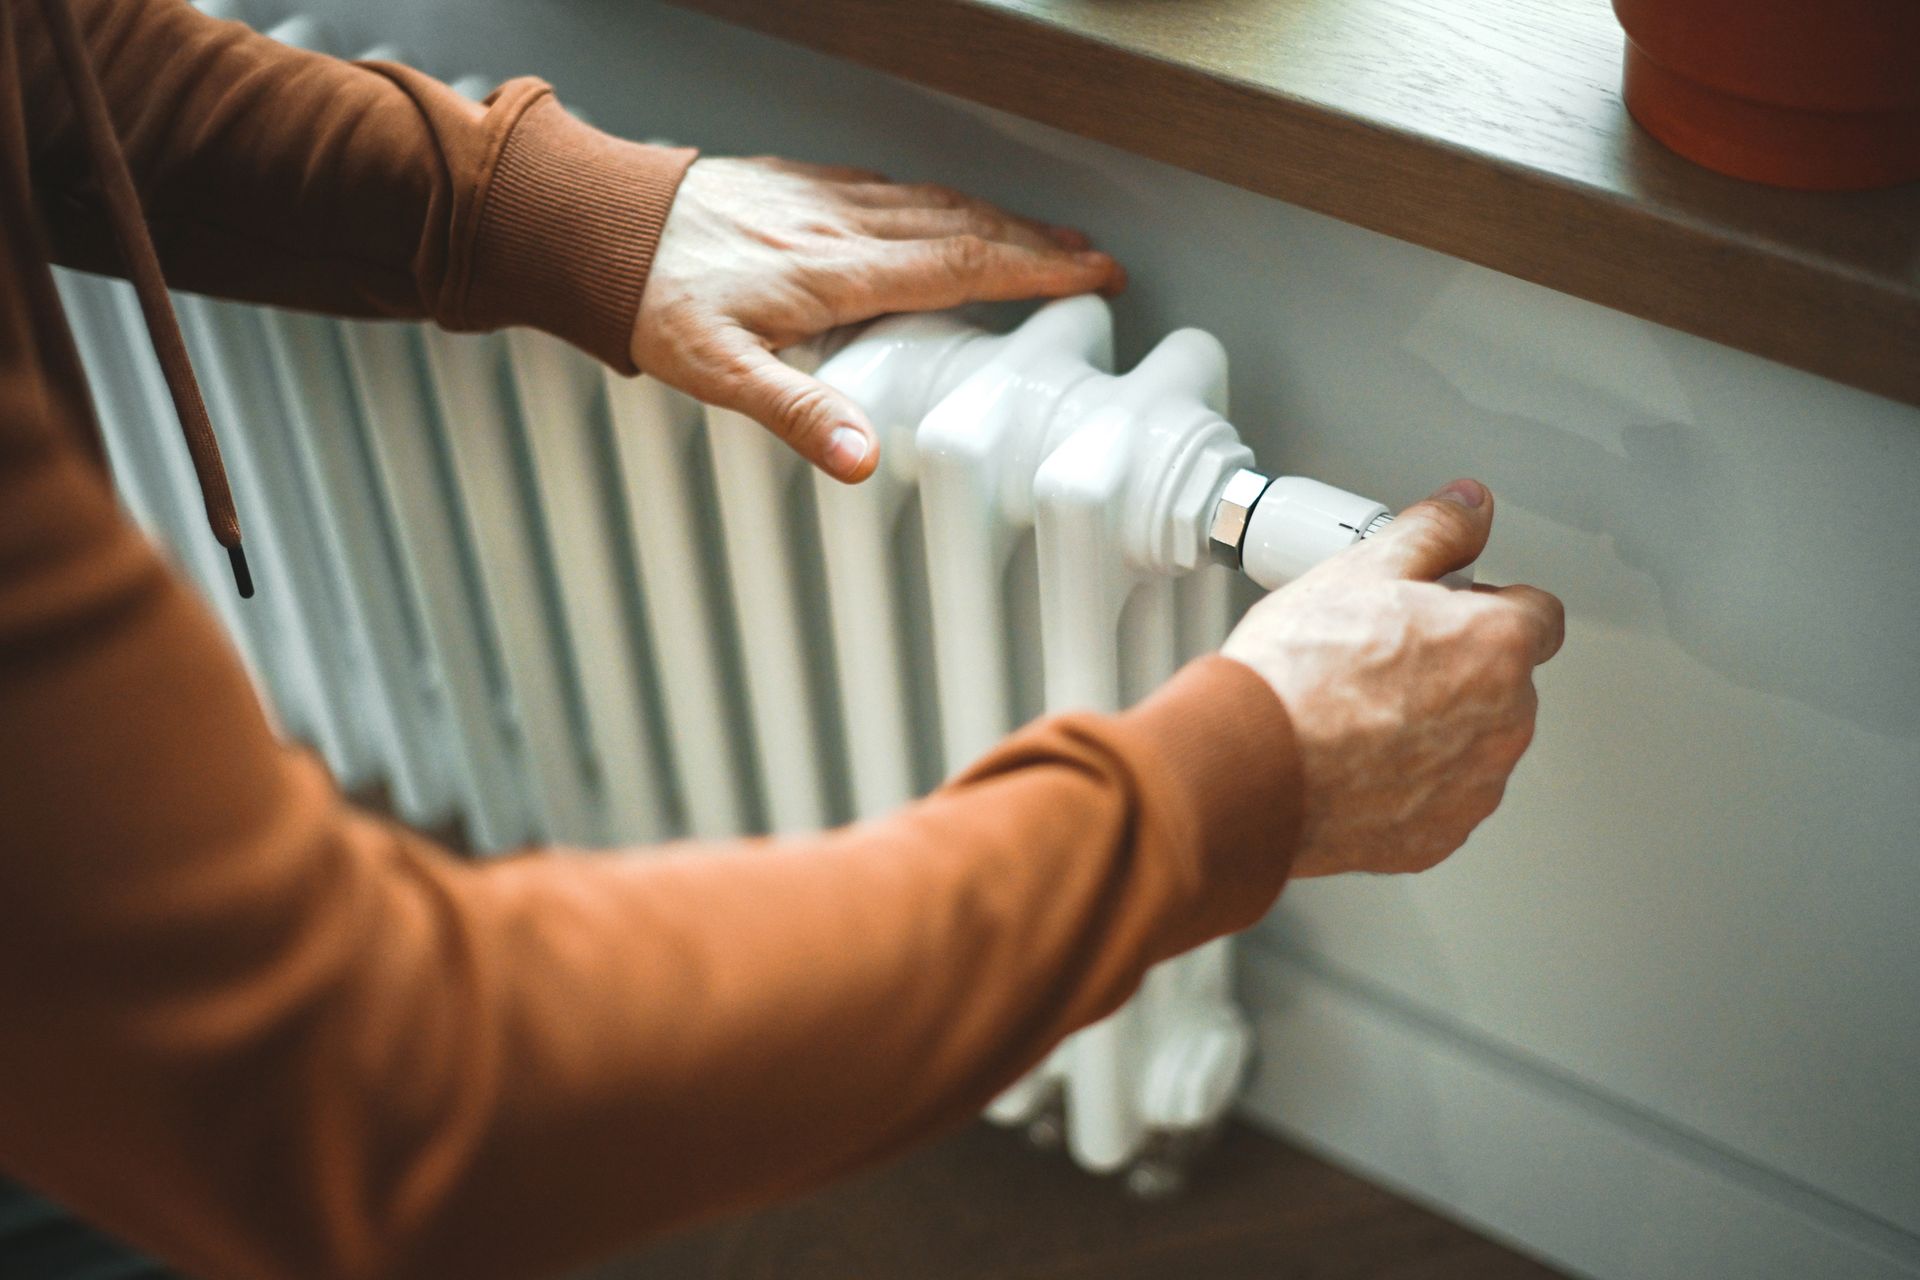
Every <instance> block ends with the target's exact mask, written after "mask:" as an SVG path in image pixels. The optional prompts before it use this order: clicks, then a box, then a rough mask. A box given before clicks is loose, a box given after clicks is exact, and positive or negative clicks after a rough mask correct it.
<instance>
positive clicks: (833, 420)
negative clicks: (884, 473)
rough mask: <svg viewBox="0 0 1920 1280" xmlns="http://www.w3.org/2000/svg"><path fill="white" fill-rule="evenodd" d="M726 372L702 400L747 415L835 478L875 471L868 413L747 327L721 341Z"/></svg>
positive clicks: (852, 481)
mask: <svg viewBox="0 0 1920 1280" xmlns="http://www.w3.org/2000/svg"><path fill="white" fill-rule="evenodd" d="M722 345H724V347H725V348H726V349H725V352H724V361H725V368H726V373H725V374H724V375H723V376H722V377H720V378H718V379H717V380H716V381H715V383H714V384H713V385H711V386H709V387H706V388H703V389H702V390H701V391H700V393H699V394H700V396H701V398H702V399H705V400H707V401H708V402H709V403H712V404H717V405H720V406H721V407H722V408H726V409H733V410H735V411H737V412H739V413H744V414H746V415H747V416H748V417H749V418H752V419H753V420H754V421H756V422H758V423H759V424H760V425H761V426H763V427H765V428H767V430H769V431H771V432H773V433H774V434H775V435H777V436H779V437H780V438H781V439H782V440H785V441H786V442H787V444H788V445H790V446H791V447H792V449H793V451H794V452H795V453H797V454H799V455H800V456H801V457H803V458H805V459H806V460H807V461H809V462H811V463H812V464H813V465H814V466H816V467H819V468H820V469H821V470H822V471H824V472H826V473H827V474H828V475H830V476H832V477H833V478H834V479H836V480H843V481H845V482H846V483H848V484H855V483H858V482H859V481H861V480H864V479H866V478H867V477H868V476H870V475H872V474H873V469H874V468H875V467H876V466H877V465H879V461H880V450H879V447H878V441H876V440H875V438H874V433H873V427H872V426H871V425H870V424H869V423H868V422H867V416H866V414H864V413H862V412H861V410H860V407H859V406H858V405H856V404H854V402H853V401H851V400H849V399H848V398H847V397H846V396H844V395H841V394H840V393H839V392H838V391H835V390H834V389H833V388H832V387H829V386H827V385H826V384H825V383H823V382H820V381H818V380H817V379H814V378H811V377H809V376H807V375H806V374H804V373H802V372H800V370H798V369H795V368H794V367H793V366H791V365H788V364H785V363H783V362H782V361H781V359H780V357H778V356H776V355H775V354H773V352H771V351H768V350H767V349H766V348H765V347H763V346H761V345H760V344H759V343H758V342H756V341H755V340H754V338H753V336H752V335H751V334H749V333H747V332H746V331H745V330H744V329H738V330H732V331H730V335H729V337H727V338H726V339H725V340H724V341H723V344H722Z"/></svg>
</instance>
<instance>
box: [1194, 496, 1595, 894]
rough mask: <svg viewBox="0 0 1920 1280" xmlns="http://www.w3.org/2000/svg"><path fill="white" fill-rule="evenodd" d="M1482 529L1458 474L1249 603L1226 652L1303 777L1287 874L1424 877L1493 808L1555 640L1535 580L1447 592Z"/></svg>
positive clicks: (1488, 501)
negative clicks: (1258, 678)
mask: <svg viewBox="0 0 1920 1280" xmlns="http://www.w3.org/2000/svg"><path fill="white" fill-rule="evenodd" d="M1492 527H1493V495H1491V494H1490V493H1488V492H1487V491H1486V489H1485V488H1484V487H1483V486H1481V485H1480V484H1478V483H1477V482H1475V481H1472V480H1456V481H1454V482H1453V483H1452V484H1450V485H1448V486H1447V487H1446V488H1444V489H1442V490H1441V491H1440V492H1439V493H1437V494H1435V495H1434V496H1433V497H1432V498H1429V499H1428V500H1427V501H1425V502H1421V503H1417V504H1415V505H1414V506H1412V507H1409V508H1407V510H1406V511H1405V512H1403V513H1402V514H1401V515H1400V516H1399V518H1398V519H1396V520H1395V521H1394V522H1393V523H1392V524H1391V525H1388V526H1387V527H1386V528H1385V529H1383V530H1381V531H1380V532H1379V533H1378V534H1375V535H1374V536H1373V537H1371V538H1369V539H1367V540H1366V541H1365V542H1362V543H1359V544H1358V545H1356V546H1354V547H1352V548H1351V549H1349V550H1347V551H1344V552H1342V553H1341V554H1339V555H1337V556H1335V557H1333V558H1332V559H1331V560H1328V561H1326V562H1325V563H1324V564H1321V565H1318V566H1316V567H1315V568H1314V569H1313V570H1311V571H1310V572H1308V573H1306V574H1303V575H1302V576H1301V577H1299V578H1298V579H1296V580H1295V581H1293V582H1290V583H1288V584H1287V585H1286V586H1284V587H1282V588H1281V589H1280V590H1278V591H1275V592H1274V593H1273V594H1271V595H1269V596H1268V597H1267V598H1266V599H1264V600H1262V601H1261V602H1260V603H1259V604H1257V605H1255V606H1254V607H1253V608H1252V609H1251V610H1249V611H1248V612H1247V616H1246V617H1245V618H1243V619H1242V620H1241V622H1240V624H1239V625H1238V626H1237V627H1235V628H1234V630H1233V634H1232V635H1230V636H1228V637H1227V642H1226V644H1225V645H1224V646H1223V647H1222V652H1223V653H1225V654H1226V655H1227V656H1228V657H1230V658H1236V659H1238V660H1240V661H1241V662H1244V663H1246V664H1247V665H1248V666H1250V667H1252V668H1253V669H1254V670H1255V671H1257V672H1258V673H1259V674H1260V675H1262V676H1264V677H1265V678H1266V680H1267V682H1268V683H1269V684H1271V685H1272V686H1273V689H1274V692H1275V693H1277V694H1279V696H1280V700H1281V702H1282V703H1284V704H1285V705H1286V708H1287V711H1288V713H1289V714H1290V715H1291V717H1292V719H1293V727H1294V733H1295V736H1296V738H1297V739H1298V741H1299V745H1300V759H1301V766H1302V771H1303V773H1304V775H1305V776H1304V782H1305V785H1306V813H1305V823H1304V826H1303V829H1302V834H1301V843H1300V848H1299V850H1298V851H1297V852H1296V854H1295V856H1294V864H1293V865H1294V870H1293V874H1294V875H1296V876H1324V875H1332V874H1335V873H1337V872H1341V871H1378V872H1389V871H1424V870H1426V869H1427V868H1428V867H1431V866H1434V865H1435V864H1437V863H1439V862H1440V861H1442V860H1443V859H1445V858H1446V856H1447V855H1448V854H1450V853H1452V852H1453V851H1454V850H1455V849H1458V848H1459V847H1460V846H1461V844H1462V843H1464V842H1465V840H1466V838H1467V835H1468V834H1469V833H1470V832H1471V831H1472V830H1473V829H1474V828H1475V827H1476V826H1478V825H1479V824H1480V822H1481V821H1482V820H1483V819H1484V818H1486V817H1487V815H1488V814H1490V813H1492V812H1493V811H1494V809H1495V808H1496V807H1497V806H1498V805H1499V803H1500V798H1501V796H1502V794H1503V793H1504V791H1505V789H1506V784H1507V778H1508V776H1509V775H1510V774H1511V773H1512V772H1513V768H1514V765H1515V764H1517V763H1518V762H1519V760H1520V756H1521V753H1523V752H1524V751H1525V750H1526V749H1527V744H1528V743H1530V742H1531V741H1532V740H1533V723H1534V709H1535V707H1536V705H1537V699H1536V696H1535V693H1534V688H1533V669H1534V667H1535V666H1537V665H1538V664H1540V663H1542V662H1545V661H1546V660H1547V659H1548V658H1551V657H1552V656H1553V655H1554V653H1555V652H1557V651H1558V650H1559V648H1560V644H1561V641H1562V640H1563V639H1564V638H1565V635H1566V616H1565V611H1564V609H1563V608H1562V606H1561V604H1560V601H1559V600H1557V599H1556V598H1554V597H1553V596H1551V595H1548V594H1547V593H1546V592H1544V591H1541V590H1539V589H1537V588H1534V587H1526V586H1512V587H1498V588H1491V587H1476V588H1474V589H1473V590H1472V591H1450V590H1448V589H1447V588H1445V587H1441V586H1437V585H1435V584H1434V579H1436V578H1439V577H1440V576H1441V575H1443V574H1446V573H1449V572H1451V571H1453V570H1455V569H1459V568H1463V567H1465V566H1466V565H1468V564H1471V563H1472V562H1473V561H1474V559H1475V558H1476V557H1478V556H1479V554H1480V552H1481V550H1482V548H1484V547H1485V546H1486V544H1487V535H1488V534H1489V532H1491V530H1492Z"/></svg>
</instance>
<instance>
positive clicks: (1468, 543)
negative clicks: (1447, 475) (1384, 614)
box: [1345, 480, 1493, 582]
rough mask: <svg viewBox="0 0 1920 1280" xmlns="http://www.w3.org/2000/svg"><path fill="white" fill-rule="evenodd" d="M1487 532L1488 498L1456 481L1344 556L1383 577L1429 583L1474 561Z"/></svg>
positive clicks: (1474, 485) (1472, 484)
mask: <svg viewBox="0 0 1920 1280" xmlns="http://www.w3.org/2000/svg"><path fill="white" fill-rule="evenodd" d="M1492 531H1493V495H1492V494H1491V493H1488V492H1487V489H1486V486H1484V485H1482V484H1481V483H1480V482H1479V481H1477V480H1455V481H1454V482H1453V483H1452V484H1449V485H1447V486H1446V487H1444V488H1442V489H1441V490H1440V491H1439V492H1438V493H1435V494H1434V495H1433V496H1432V497H1431V498H1428V499H1427V500H1426V501H1424V502H1416V503H1414V504H1413V505H1412V506H1410V507H1408V508H1407V509H1406V510H1405V511H1402V512H1401V513H1400V514H1399V515H1398V516H1397V517H1395V518H1394V521H1393V523H1392V524H1390V525H1388V526H1387V527H1386V528H1384V529H1382V530H1381V531H1380V532H1379V533H1376V534H1374V535H1373V536H1372V537H1371V538H1368V539H1367V540H1366V541H1365V542H1362V543H1360V544H1359V545H1358V546H1356V547H1354V548H1353V549H1352V550H1351V551H1348V552H1346V553H1345V554H1346V555H1347V556H1348V557H1350V559H1349V560H1348V563H1349V564H1350V565H1355V566H1365V567H1366V568H1368V569H1370V570H1373V571H1375V572H1377V573H1379V574H1381V575H1383V576H1385V577H1391V578H1408V579H1413V580H1416V581H1421V582H1432V581H1434V580H1436V579H1438V578H1442V577H1444V576H1446V575H1447V574H1449V573H1452V572H1453V571H1454V570H1456V569H1464V568H1466V567H1467V566H1468V565H1470V564H1472V563H1473V562H1474V561H1475V560H1476V559H1478V558H1479V556H1480V553H1481V552H1482V551H1484V550H1486V546H1487V535H1488V534H1490V533H1491V532H1492Z"/></svg>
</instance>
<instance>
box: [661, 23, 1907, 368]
mask: <svg viewBox="0 0 1920 1280" xmlns="http://www.w3.org/2000/svg"><path fill="white" fill-rule="evenodd" d="M675 2H676V3H679V4H681V5H682V6H683V7H686V8H691V9H697V10H701V11H704V12H707V13H710V14H714V15H716V16H718V17H721V18H725V19H727V20H730V21H732V22H735V23H738V24H740V25H743V26H747V27H751V28H754V29H756V30H759V31H763V32H766V33H768V34H770V35H774V36H779V37H781V38H784V39H786V40H790V41H793V42H794V43H797V44H801V45H805V46H807V47H810V48H813V49H817V50H819V51H821V52H823V53H828V54H832V55H834V56H837V57H842V58H846V59H849V60H851V61H853V62H857V63H860V64H862V65H865V66H869V67H873V68H876V69H878V70H881V71H885V72H888V73H890V74H892V75H896V76H899V77H902V78H903V79H907V80H911V81H914V82H916V83H919V84H923V85H927V86H929V87H931V88H934V89H939V90H942V91H944V92H947V93H951V94H955V95H957V96H959V97H963V98H967V99H970V100H972V101H975V102H979V103H984V104H985V105H987V106H991V107H996V108H999V109H1001V110H1004V111H1009V112H1012V113H1014V114H1016V115H1020V116H1025V117H1027V118H1028V119H1031V120H1037V121H1041V122H1043V123H1045V124H1049V125H1053V126H1055V127H1057V128H1061V129H1064V130H1067V131H1069V132H1071V133H1076V134H1079V135H1080V136H1082V137H1086V138H1091V139H1094V140H1096V141H1099V142H1104V143H1108V144H1111V145H1114V146H1118V147H1122V148H1125V149H1127V150H1129V151H1133V152H1136V153H1138V154H1140V155H1144V156H1149V157H1151V158H1153V159H1156V160H1161V161H1164V162H1166V163H1169V164H1174V165H1178V166H1180V167H1181V168H1184V169H1190V170H1193V171H1194V172H1197V173H1202V174H1205V175H1207V176H1209V177H1213V178H1217V179H1220V180H1221V181H1223V182H1230V183H1232V184H1234V185H1235V186H1239V187H1244V188H1247V189H1248V190H1251V191H1257V192H1260V193H1262V194H1264V195H1270V196H1275V197H1278V198H1279V199H1282V200H1286V201H1289V202H1291V203H1294V204H1298V205H1301V206H1303V207H1305V208H1308V209H1313V210H1316V211H1317V212H1320V213H1324V214H1328V215H1331V216H1332V217H1336V218H1340V219H1342V220H1344V221H1347V222H1351V223H1354V224H1356V225H1359V226H1363V227H1367V228H1370V229H1372V230H1374V231H1379V232H1383V233H1385V234H1387V235H1391V236H1396V237H1398V238H1400V239H1402V240H1407V241H1411V242H1412V243H1414V244H1419V245H1424V246H1426V247H1428V248H1430V249H1437V250H1439V251H1440V252H1442V253H1446V254H1451V255H1452V256H1454V257H1457V258H1463V259H1466V260H1467V261H1469V262H1476V263H1479V264H1481V265H1483V266H1487V267H1492V268H1493V269H1495V270H1497V271H1504V272H1506V273H1508V274H1509V275H1514V276H1518V277H1520V278H1521V279H1523V280H1531V281H1533V282H1535V283H1537V284H1542V285H1546V286H1547V287H1549V288H1552V289H1558V290H1560V291H1562V292H1564V293H1570V294H1573V295H1574V296H1576V297H1581V298H1586V299H1589V300H1591V301H1593V302H1598V303H1600V304H1602V305H1604V306H1608V307H1612V308H1615V309H1617V310H1620V311H1625V312H1629V313H1631V314H1633V315H1638V316H1644V317H1645V318H1647V319H1649V320H1654V321H1658V322H1659V323H1661V324H1666V325H1671V326H1673V327H1674V328H1676V329H1683V330H1686V331H1687V332H1689V333H1695V334H1698V335H1700V336H1702V337H1705V338H1711V339H1713V340H1714V341H1716V342H1722V343H1725V344H1727V345H1728V346H1732V347H1738V348H1740V349H1741V350H1744V351H1750V352H1753V353H1755V354H1757V355H1761V356H1765V357H1767V358H1769V359H1773V360H1778V361H1781V362H1782V363H1785V364H1789V365H1793V366H1796V367H1798V368H1801V369H1806V370H1809V371H1811V372H1813V373H1818V374H1823V375H1825V376H1826V377H1829V378H1834V379H1836V380H1838V381H1841V382H1845V383H1849V384H1851V385H1853V386H1856V387H1862V388H1865V389H1866V390H1869V391H1873V392H1877V393H1879V394H1881V395H1885V396H1890V397H1893V398H1895V399H1898V400H1903V401H1905V402H1907V403H1909V404H1916V405H1920V184H1909V185H1907V186H1904V187H1899V188H1895V189H1893V190H1889V191H1881V192H1869V193H1863V194H1813V193H1804V192H1791V191H1780V190H1775V189H1771V188H1766V187H1759V186H1753V185H1749V184H1746V183H1741V182H1736V181H1734V180H1732V179H1728V178H1722V177H1719V176H1718V175H1715V174H1712V173H1709V172H1707V171H1706V170H1703V169H1699V168H1696V167H1695V166H1693V165H1691V164H1689V163H1687V162H1686V161H1684V160H1681V159H1680V158H1679V157H1677V156H1674V155H1672V154H1671V153H1669V152H1668V151H1666V150H1665V148H1663V147H1661V146H1660V145H1659V144H1658V143H1656V142H1654V141H1653V140H1652V139H1651V138H1649V137H1647V136H1646V135H1645V134H1643V133H1642V132H1640V130H1639V129H1638V128H1637V127H1636V126H1635V125H1634V124H1633V122H1632V121H1631V119H1630V118H1629V117H1628V116H1627V113H1626V109H1625V108H1624V107H1623V106H1622V105H1621V102H1620V94H1619V79H1620V56H1621V35H1620V30H1619V28H1618V26H1617V25H1615V23H1614V19H1613V14H1612V11H1611V9H1610V8H1609V7H1608V5H1607V3H1606V0H806V2H805V3H794V2H793V0H675Z"/></svg>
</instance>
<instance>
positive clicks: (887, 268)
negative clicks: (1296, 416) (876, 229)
mask: <svg viewBox="0 0 1920 1280" xmlns="http://www.w3.org/2000/svg"><path fill="white" fill-rule="evenodd" d="M873 285H874V291H875V293H876V295H878V296H880V297H884V298H886V299H887V300H888V303H889V306H888V310H893V311H937V310H940V309H941V308H944V307H957V306H961V305H963V304H965V303H968V302H1006V301H1012V300H1017V299H1021V298H1064V297H1069V296H1071V295H1073V294H1076V293H1095V292H1104V293H1111V292H1118V291H1119V290H1120V289H1121V288H1124V287H1125V285H1126V273H1125V272H1123V271H1122V270H1121V269H1120V265H1119V264H1118V263H1116V262H1115V261H1114V260H1113V259H1112V258H1110V257H1108V256H1107V255H1106V254H1104V253H1098V252H1094V251H1091V250H1087V251H1083V252H1079V253H1069V252H1067V251H1065V250H1061V249H1035V248H1032V247H1029V246H1027V245H1017V244H1005V243H1002V242H1000V241H996V240H989V239H986V238H984V237H981V236H974V235H961V236H950V237H948V238H946V239H944V240H919V241H914V242H911V243H908V244H902V245H900V246H898V249H897V250H896V251H895V252H894V253H892V254H891V255H889V257H888V258H887V259H886V260H885V261H884V262H883V264H882V265H881V266H880V267H879V269H878V271H877V272H876V273H875V277H874V282H873Z"/></svg>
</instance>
